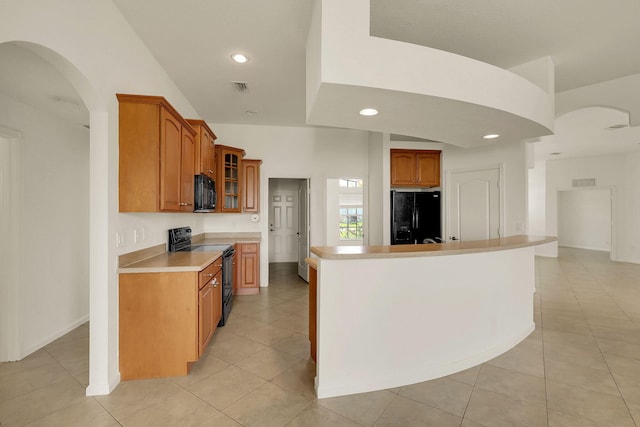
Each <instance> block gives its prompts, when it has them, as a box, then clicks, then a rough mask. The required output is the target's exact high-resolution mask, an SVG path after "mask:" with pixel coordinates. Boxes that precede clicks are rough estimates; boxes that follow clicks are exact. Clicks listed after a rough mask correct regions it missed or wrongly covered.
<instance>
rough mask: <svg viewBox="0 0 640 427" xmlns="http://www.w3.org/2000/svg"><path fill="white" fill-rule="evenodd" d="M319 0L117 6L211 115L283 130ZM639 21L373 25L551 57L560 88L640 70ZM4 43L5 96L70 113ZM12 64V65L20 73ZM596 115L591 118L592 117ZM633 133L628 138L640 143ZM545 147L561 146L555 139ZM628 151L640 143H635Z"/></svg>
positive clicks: (546, 7)
mask: <svg viewBox="0 0 640 427" xmlns="http://www.w3.org/2000/svg"><path fill="white" fill-rule="evenodd" d="M313 3H314V0H278V1H265V0H262V1H260V0H233V1H222V0H210V1H203V0H183V1H180V2H176V1H174V0H154V3H153V7H149V2H148V1H147V0H114V4H115V5H116V7H118V9H120V11H121V12H122V14H123V15H124V17H125V18H126V19H127V21H128V22H129V23H130V24H131V26H132V27H133V29H134V30H135V31H136V32H137V34H138V35H139V36H140V38H141V39H142V40H143V42H144V43H145V44H146V45H147V46H148V48H149V50H150V51H151V52H152V54H153V55H154V56H155V58H156V59H157V61H158V62H159V63H160V65H161V66H162V67H163V68H164V69H165V70H166V71H167V73H168V74H169V76H170V77H171V78H172V79H173V80H174V81H175V83H176V84H177V85H178V87H179V88H180V89H181V90H182V92H183V93H184V94H185V96H186V97H187V99H189V101H190V102H191V104H192V105H193V107H194V108H195V109H196V111H198V113H199V114H200V116H201V117H202V118H203V119H204V120H206V121H207V122H209V123H213V124H215V123H236V124H259V125H282V126H305V125H306V123H305V116H306V114H305V109H306V106H305V47H306V39H307V31H308V28H309V25H310V19H311V14H312V8H313ZM638 17H640V2H638V1H637V0H616V1H615V2H601V1H596V0H563V1H561V2H558V1H556V0H539V1H536V2H513V1H512V0H485V1H482V2H473V1H464V2H452V1H450V0H372V1H371V16H370V22H371V35H373V36H377V37H384V38H390V39H394V40H400V41H405V42H409V43H416V44H422V45H425V46H429V47H432V48H437V49H442V50H446V51H449V52H453V53H458V54H461V55H464V56H468V57H471V58H474V59H478V60H481V61H484V62H488V63H490V64H493V65H496V66H498V67H501V68H509V67H512V66H515V65H518V64H522V63H525V62H528V61H532V60H535V59H539V58H541V57H544V56H550V57H551V59H552V60H553V62H554V64H555V66H556V68H555V81H556V92H560V91H567V90H572V89H576V88H580V87H582V86H585V85H590V84H594V83H599V82H603V81H608V80H612V79H617V78H620V77H623V76H628V75H632V74H638V73H640V55H638V54H637V48H636V47H635V45H634V44H637V40H640V25H638V24H637V18H638ZM14 47H15V46H14ZM0 48H2V49H1V50H0V58H2V63H3V70H0V92H3V93H6V94H9V95H10V96H12V97H15V98H17V99H20V97H21V96H22V97H24V98H26V99H29V100H30V101H29V102H40V106H41V107H42V108H45V107H46V105H48V104H50V105H49V107H52V108H57V109H61V108H63V109H64V108H67V109H69V108H71V107H70V106H67V107H64V106H62V105H63V103H61V102H58V101H53V102H52V100H53V99H54V98H62V99H66V98H75V99H77V95H76V94H75V93H74V92H73V91H72V90H71V92H70V93H67V92H65V90H66V89H69V88H66V89H64V88H63V87H62V86H60V84H59V83H51V82H52V79H50V78H44V79H43V82H48V83H49V84H54V85H56V87H55V88H52V87H48V88H46V87H40V88H39V93H40V95H39V96H40V98H43V97H45V98H46V102H45V101H44V100H43V99H40V100H39V101H38V100H36V99H35V98H34V95H33V93H31V94H29V92H30V88H33V87H39V86H38V85H39V84H35V85H34V84H33V82H35V81H36V79H37V73H36V72H33V73H31V74H33V75H31V74H25V73H22V72H20V69H24V67H27V69H33V68H35V65H34V63H33V60H35V58H33V57H32V56H33V54H31V55H29V53H28V52H27V54H22V53H20V52H17V51H16V49H12V48H11V47H7V46H2V45H0ZM234 52H243V53H246V54H247V55H248V56H249V57H250V61H249V62H248V63H246V64H236V63H234V62H233V61H232V60H231V58H230V56H231V54H232V53H234ZM7 58H9V59H10V60H9V61H6V60H5V59H7ZM4 64H12V67H9V68H11V69H10V70H7V69H6V68H5V66H4ZM11 76H14V77H11ZM27 78H28V79H29V81H30V84H19V85H16V84H15V80H14V79H17V81H18V82H20V81H22V82H24V81H25V80H26V79H27ZM233 82H245V83H246V85H247V90H246V91H244V92H240V91H238V90H237V89H236V88H235V86H236V85H234V84H233ZM43 84H44V83H43ZM54 89H55V90H54ZM31 92H33V91H31ZM45 95H46V96H45ZM47 103H48V104H47ZM593 113H594V112H593V111H591V112H590V114H587V115H586V116H585V117H586V118H589V120H591V119H592V114H593ZM605 116H606V117H610V115H606V114H605ZM616 119H617V117H616ZM73 120H75V121H76V122H83V121H84V122H86V121H87V120H86V119H85V118H74V119H73ZM569 122H571V121H569ZM627 122H628V120H627ZM612 124H613V123H612ZM575 126H580V125H579V124H577V125H575ZM562 129H563V132H565V131H566V129H564V128H562ZM634 129H635V128H634ZM634 129H630V128H627V129H622V131H624V133H625V134H626V135H627V136H628V138H636V137H637V138H636V139H637V140H640V135H636V132H632V131H633V130H634ZM569 132H571V131H570V130H569ZM612 134H613V131H611V132H610V133H608V134H607V133H605V134H604V135H605V137H606V136H607V135H612ZM600 137H601V138H602V136H600ZM551 138H552V139H553V137H551ZM567 140H572V138H567ZM543 142H544V139H543ZM544 145H545V144H540V147H541V148H542V147H543V146H544ZM546 145H550V146H551V148H550V149H553V148H554V147H553V144H552V143H550V142H548V141H547V144H546ZM574 145H576V147H572V146H571V144H568V145H567V146H566V147H563V150H564V151H563V155H564V154H567V155H569V153H572V154H571V155H580V151H579V150H580V144H579V143H576V144H574ZM626 146H628V147H630V148H626V149H638V147H639V146H638V144H637V141H636V140H634V142H633V143H631V142H629V143H628V144H627V145H626ZM547 151H549V150H547ZM576 153H577V154H576ZM593 153H594V152H593V151H591V152H590V154H593ZM547 154H548V153H547Z"/></svg>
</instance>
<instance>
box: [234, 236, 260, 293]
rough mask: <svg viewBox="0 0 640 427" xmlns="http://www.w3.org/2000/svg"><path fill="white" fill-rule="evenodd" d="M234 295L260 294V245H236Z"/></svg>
mask: <svg viewBox="0 0 640 427" xmlns="http://www.w3.org/2000/svg"><path fill="white" fill-rule="evenodd" d="M236 256H237V263H236V266H235V267H236V268H237V270H238V274H237V275H236V278H237V283H236V286H235V291H236V295H254V294H257V293H259V292H260V243H236Z"/></svg>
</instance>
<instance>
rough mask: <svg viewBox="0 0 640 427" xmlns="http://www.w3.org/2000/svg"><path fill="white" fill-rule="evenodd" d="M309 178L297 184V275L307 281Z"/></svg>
mask: <svg viewBox="0 0 640 427" xmlns="http://www.w3.org/2000/svg"><path fill="white" fill-rule="evenodd" d="M308 195H309V180H308V179H301V180H300V184H299V186H298V202H299V205H298V207H299V209H298V234H297V236H298V275H299V276H300V277H302V278H303V279H304V281H305V282H308V281H309V266H308V265H307V263H306V261H305V258H306V257H308V256H309V197H308Z"/></svg>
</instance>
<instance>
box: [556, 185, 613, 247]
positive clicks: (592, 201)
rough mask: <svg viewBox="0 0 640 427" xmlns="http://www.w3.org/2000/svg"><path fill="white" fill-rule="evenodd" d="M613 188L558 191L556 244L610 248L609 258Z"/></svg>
mask: <svg viewBox="0 0 640 427" xmlns="http://www.w3.org/2000/svg"><path fill="white" fill-rule="evenodd" d="M612 200H613V189H611V188H588V189H586V188H581V189H574V190H561V191H558V245H559V246H566V247H570V248H580V249H590V250H596V251H604V252H610V253H611V254H610V258H611V259H613V247H614V245H613V236H614V233H613V232H612V228H613V214H612V210H613V204H612Z"/></svg>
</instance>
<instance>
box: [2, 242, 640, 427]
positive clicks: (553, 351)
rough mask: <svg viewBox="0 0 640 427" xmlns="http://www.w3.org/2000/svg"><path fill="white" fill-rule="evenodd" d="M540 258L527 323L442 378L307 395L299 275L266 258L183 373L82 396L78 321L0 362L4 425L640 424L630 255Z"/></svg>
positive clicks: (639, 311) (638, 272)
mask: <svg viewBox="0 0 640 427" xmlns="http://www.w3.org/2000/svg"><path fill="white" fill-rule="evenodd" d="M536 268H537V287H538V292H537V293H536V296H535V320H536V324H537V329H536V330H535V332H533V333H532V334H531V335H530V336H529V337H528V338H527V339H525V340H524V341H523V342H522V343H520V344H519V345H518V346H516V347H515V348H513V349H512V350H511V351H509V352H507V353H505V354H503V355H501V356H499V357H497V358H495V359H493V360H491V361H489V362H487V363H484V364H482V365H480V366H477V367H475V368H472V369H469V370H467V371H464V372H460V373H457V374H455V375H451V376H449V377H446V378H440V379H437V380H433V381H428V382H424V383H419V384H414V385H410V386H406V387H399V388H395V389H391V390H382V391H377V392H373V393H366V394H360V395H353V396H347V397H339V398H331V399H322V400H317V399H315V396H314V392H313V386H312V384H313V377H314V375H315V365H314V364H313V363H312V362H311V361H310V359H309V358H308V341H307V325H308V321H307V285H306V284H305V283H304V282H302V281H301V280H299V279H298V278H297V277H296V271H295V265H292V264H274V265H272V266H271V277H270V284H271V285H270V287H269V288H268V289H263V290H261V292H260V295H256V296H245V297H237V298H236V299H235V305H234V309H233V312H232V314H231V318H230V321H229V323H228V325H227V326H225V327H223V328H220V329H219V330H218V331H217V332H216V334H215V336H214V338H213V340H212V342H211V344H210V345H209V348H208V349H207V351H206V353H205V355H204V356H203V358H202V360H201V361H200V362H199V363H198V364H197V365H196V366H195V367H194V369H193V370H192V372H191V373H190V374H189V376H187V377H182V378H174V379H159V380H145V381H129V382H123V383H121V384H120V385H119V386H118V387H117V388H116V390H115V391H114V392H113V393H112V394H110V395H108V396H100V397H85V396H84V389H85V386H86V385H87V382H88V373H87V371H88V362H87V360H88V327H87V326H86V325H83V326H81V327H79V328H77V329H76V330H74V331H72V332H70V333H69V334H67V335H65V336H64V337H62V338H60V339H58V340H57V341H55V342H54V343H52V344H49V345H48V346H46V347H45V348H43V349H41V350H39V351H37V352H36V353H34V354H32V355H31V356H29V357H27V358H25V359H24V360H22V361H20V362H14V363H3V364H0V425H1V426H2V427H9V426H19V425H30V426H117V425H123V426H200V425H203V426H204V425H211V426H237V425H244V426H284V425H287V426H363V425H364V426H371V425H375V426H464V427H473V426H490V427H492V426H503V425H505V426H507V425H517V426H525V425H526V426H529V425H530V426H545V425H548V426H553V427H555V426H616V427H618V426H620V427H623V426H634V425H635V426H638V425H640V265H633V264H623V263H612V262H610V261H609V260H608V254H606V253H602V252H592V251H584V250H575V249H566V248H561V250H560V257H559V258H558V259H547V258H540V259H538V260H537V261H536ZM634 420H635V424H634Z"/></svg>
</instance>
